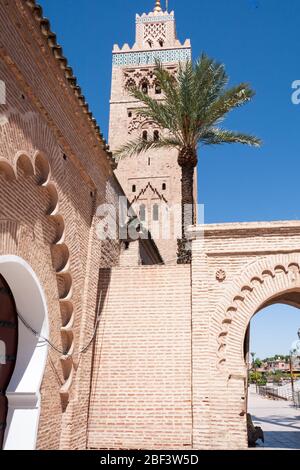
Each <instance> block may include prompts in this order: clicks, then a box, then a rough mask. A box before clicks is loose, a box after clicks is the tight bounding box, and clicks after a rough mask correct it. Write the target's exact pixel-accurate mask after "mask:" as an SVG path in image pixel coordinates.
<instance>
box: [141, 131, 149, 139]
mask: <svg viewBox="0 0 300 470" xmlns="http://www.w3.org/2000/svg"><path fill="white" fill-rule="evenodd" d="M142 138H143V140H148V132H147V131H143V134H142Z"/></svg>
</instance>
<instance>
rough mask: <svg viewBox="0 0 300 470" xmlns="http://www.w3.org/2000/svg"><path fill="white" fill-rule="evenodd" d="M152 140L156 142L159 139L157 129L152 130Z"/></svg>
mask: <svg viewBox="0 0 300 470" xmlns="http://www.w3.org/2000/svg"><path fill="white" fill-rule="evenodd" d="M153 140H154V142H158V141H159V131H158V130H155V131H154V132H153Z"/></svg>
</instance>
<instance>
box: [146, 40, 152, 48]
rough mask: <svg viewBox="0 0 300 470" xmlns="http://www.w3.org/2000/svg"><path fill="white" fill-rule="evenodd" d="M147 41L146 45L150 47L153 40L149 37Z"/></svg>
mask: <svg viewBox="0 0 300 470" xmlns="http://www.w3.org/2000/svg"><path fill="white" fill-rule="evenodd" d="M147 43H148V46H149V47H152V46H153V42H152V41H151V39H148V41H147Z"/></svg>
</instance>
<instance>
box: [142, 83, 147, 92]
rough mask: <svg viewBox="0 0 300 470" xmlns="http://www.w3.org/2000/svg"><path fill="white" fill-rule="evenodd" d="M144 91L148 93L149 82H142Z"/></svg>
mask: <svg viewBox="0 0 300 470" xmlns="http://www.w3.org/2000/svg"><path fill="white" fill-rule="evenodd" d="M142 92H143V93H144V95H148V84H147V83H146V82H143V83H142Z"/></svg>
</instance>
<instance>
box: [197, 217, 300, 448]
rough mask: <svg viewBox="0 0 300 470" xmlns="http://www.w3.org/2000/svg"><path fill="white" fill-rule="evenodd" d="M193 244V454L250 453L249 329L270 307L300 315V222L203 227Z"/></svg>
mask: <svg viewBox="0 0 300 470" xmlns="http://www.w3.org/2000/svg"><path fill="white" fill-rule="evenodd" d="M192 238H193V265H192V318H193V331H192V336H193V416H194V429H193V447H194V448H215V449H216V448H225V449H237V448H245V447H247V432H246V411H247V366H246V362H245V353H247V330H248V327H249V323H250V320H251V318H252V317H253V315H255V314H256V313H257V312H258V311H259V310H261V309H262V308H264V307H266V306H268V305H271V304H273V303H286V304H290V305H293V306H296V307H299V308H300V223H299V222H296V221H295V222H270V223H242V224H222V225H207V226H205V227H201V226H198V227H196V228H194V229H193V230H192ZM299 320H300V315H299ZM245 338H246V341H245Z"/></svg>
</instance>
